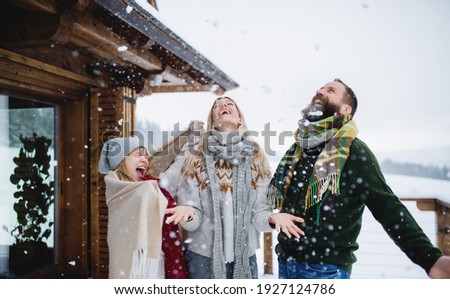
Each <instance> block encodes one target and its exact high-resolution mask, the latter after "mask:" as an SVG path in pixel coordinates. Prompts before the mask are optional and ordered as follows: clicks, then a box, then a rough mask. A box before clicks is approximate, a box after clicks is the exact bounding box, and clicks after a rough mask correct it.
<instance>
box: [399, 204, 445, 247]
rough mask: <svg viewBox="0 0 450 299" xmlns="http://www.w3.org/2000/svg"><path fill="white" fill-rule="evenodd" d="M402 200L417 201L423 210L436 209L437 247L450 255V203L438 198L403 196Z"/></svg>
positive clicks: (418, 206) (419, 207)
mask: <svg viewBox="0 0 450 299" xmlns="http://www.w3.org/2000/svg"><path fill="white" fill-rule="evenodd" d="M401 200H402V201H415V202H416V203H417V208H418V209H419V210H421V211H434V213H435V214H436V230H437V247H438V248H439V249H440V250H441V251H442V253H444V255H450V203H447V202H444V201H442V200H439V199H437V198H401Z"/></svg>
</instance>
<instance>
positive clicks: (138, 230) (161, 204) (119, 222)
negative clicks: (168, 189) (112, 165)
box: [105, 171, 167, 278]
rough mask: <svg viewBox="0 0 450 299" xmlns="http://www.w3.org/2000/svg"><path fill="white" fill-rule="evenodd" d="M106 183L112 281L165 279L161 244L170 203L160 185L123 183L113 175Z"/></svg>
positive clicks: (111, 172) (106, 179) (110, 276)
mask: <svg viewBox="0 0 450 299" xmlns="http://www.w3.org/2000/svg"><path fill="white" fill-rule="evenodd" d="M105 183H106V203H107V205H108V235H107V240H108V247H109V278H164V275H163V273H164V267H163V265H164V263H163V261H162V250H161V243H162V222H163V218H164V212H165V209H166V207H167V199H166V197H165V196H164V195H163V194H162V192H161V190H160V189H159V187H158V183H157V182H156V181H154V180H151V181H142V182H128V181H122V180H120V179H119V178H118V177H117V174H116V173H115V172H113V171H110V172H109V173H108V174H107V175H106V176H105ZM161 276H162V277H161Z"/></svg>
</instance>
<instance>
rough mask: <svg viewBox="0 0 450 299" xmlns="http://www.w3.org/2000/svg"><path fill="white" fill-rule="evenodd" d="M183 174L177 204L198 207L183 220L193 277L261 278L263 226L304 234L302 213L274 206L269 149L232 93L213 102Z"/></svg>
mask: <svg viewBox="0 0 450 299" xmlns="http://www.w3.org/2000/svg"><path fill="white" fill-rule="evenodd" d="M181 174H182V179H181V183H180V186H179V188H178V204H179V205H184V206H190V207H191V208H192V210H193V213H194V217H192V219H189V220H188V221H183V220H182V221H180V223H181V226H182V227H183V228H184V229H185V230H186V246H187V250H186V254H185V257H186V261H187V265H188V270H189V275H190V277H191V278H194V279H202V278H205V279H207V278H217V279H222V278H257V277H258V268H257V261H256V255H255V252H256V249H258V248H259V232H264V231H271V230H272V229H273V228H274V227H275V228H276V229H277V230H280V229H282V230H283V231H285V232H286V233H288V234H292V235H293V236H295V237H296V238H300V235H302V234H303V232H302V231H301V230H300V229H299V228H298V227H297V225H295V222H302V221H303V219H301V218H299V217H295V216H292V215H289V214H274V213H273V212H272V206H271V205H270V204H269V202H268V199H267V188H268V184H269V181H270V178H271V175H272V174H271V169H270V166H269V163H268V160H267V157H266V154H265V153H264V152H263V151H262V149H261V148H260V147H259V146H258V144H257V143H256V142H254V141H252V140H251V139H250V137H249V136H248V129H247V125H246V123H245V119H244V116H243V114H242V112H241V111H240V109H239V108H238V106H237V104H236V103H235V101H233V100H232V99H230V98H229V97H222V98H218V99H217V100H216V101H215V102H214V104H213V106H212V108H211V110H210V113H209V116H208V120H207V130H206V133H205V134H204V135H203V136H202V138H201V139H200V141H199V142H198V143H197V145H196V146H195V148H191V149H190V151H189V153H187V155H186V158H185V159H184V163H183V167H182V169H181Z"/></svg>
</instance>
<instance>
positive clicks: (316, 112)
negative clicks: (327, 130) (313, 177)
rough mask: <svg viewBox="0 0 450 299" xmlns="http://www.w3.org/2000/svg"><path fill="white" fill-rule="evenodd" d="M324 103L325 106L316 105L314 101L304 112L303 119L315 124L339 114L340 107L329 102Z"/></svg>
mask: <svg viewBox="0 0 450 299" xmlns="http://www.w3.org/2000/svg"><path fill="white" fill-rule="evenodd" d="M323 102H324V105H320V104H316V103H314V99H313V101H312V103H310V104H309V105H308V106H306V108H305V109H303V110H302V114H303V118H304V119H307V120H309V121H311V122H314V121H318V120H322V119H325V118H327V117H330V116H333V115H336V114H338V112H339V107H337V106H335V105H331V104H329V103H328V101H323Z"/></svg>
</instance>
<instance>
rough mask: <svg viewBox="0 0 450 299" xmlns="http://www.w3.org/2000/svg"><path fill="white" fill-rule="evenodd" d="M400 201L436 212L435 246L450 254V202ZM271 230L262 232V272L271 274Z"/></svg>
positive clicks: (407, 199) (417, 199) (423, 199)
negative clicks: (410, 202)
mask: <svg viewBox="0 0 450 299" xmlns="http://www.w3.org/2000/svg"><path fill="white" fill-rule="evenodd" d="M401 200H402V201H415V202H416V203H417V208H418V209H419V210H421V211H434V212H435V214H436V230H437V247H438V248H439V249H440V250H441V251H442V252H443V253H444V255H450V203H447V202H444V201H441V200H439V199H437V198H401ZM272 244H273V243H272V232H268V233H264V245H263V246H264V274H273V252H274V251H273V246H272Z"/></svg>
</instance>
